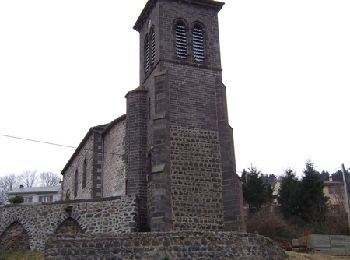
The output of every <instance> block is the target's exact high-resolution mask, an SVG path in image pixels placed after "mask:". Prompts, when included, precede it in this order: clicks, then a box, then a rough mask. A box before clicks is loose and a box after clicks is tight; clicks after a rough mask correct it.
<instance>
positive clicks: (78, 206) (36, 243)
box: [0, 196, 137, 250]
mask: <svg viewBox="0 0 350 260" xmlns="http://www.w3.org/2000/svg"><path fill="white" fill-rule="evenodd" d="M136 214H137V203H136V198H135V197H134V196H122V197H114V198H108V199H99V200H78V201H69V202H60V203H48V204H37V205H18V206H6V207H1V208H0V248H6V247H7V246H8V245H6V243H7V241H9V239H8V236H9V234H17V233H18V232H17V233H16V232H9V231H11V227H12V226H13V224H14V223H15V224H16V225H21V226H22V227H23V230H24V232H25V233H26V234H27V235H28V237H29V244H30V248H31V249H32V250H44V247H45V243H46V241H47V239H48V236H49V235H52V234H55V232H56V230H58V228H60V230H61V231H62V230H70V229H71V228H70V227H68V229H64V228H62V223H63V224H65V223H67V220H69V221H70V222H69V221H68V222H69V223H68V226H72V223H71V222H72V221H74V222H76V223H77V225H79V226H80V228H81V232H83V233H86V234H97V233H110V234H117V233H129V232H135V231H137V224H136V217H137V216H136ZM65 221H66V222H65ZM60 234H61V235H64V234H62V233H61V232H60Z"/></svg>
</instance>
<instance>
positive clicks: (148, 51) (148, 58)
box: [144, 33, 150, 73]
mask: <svg viewBox="0 0 350 260" xmlns="http://www.w3.org/2000/svg"><path fill="white" fill-rule="evenodd" d="M149 47H150V46H149V37H148V33H147V34H146V37H145V53H144V57H145V73H147V72H148V71H149V67H150V49H149Z"/></svg>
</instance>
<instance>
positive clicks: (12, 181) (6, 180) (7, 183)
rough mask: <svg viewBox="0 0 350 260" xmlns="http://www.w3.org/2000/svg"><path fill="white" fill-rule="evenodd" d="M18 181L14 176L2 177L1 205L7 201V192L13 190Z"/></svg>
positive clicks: (0, 189) (0, 185) (0, 181)
mask: <svg viewBox="0 0 350 260" xmlns="http://www.w3.org/2000/svg"><path fill="white" fill-rule="evenodd" d="M17 181H18V178H17V177H16V175H14V174H11V175H6V176H3V177H0V204H3V203H4V202H5V201H6V192H8V191H10V190H12V188H13V187H14V186H15V185H16V183H17Z"/></svg>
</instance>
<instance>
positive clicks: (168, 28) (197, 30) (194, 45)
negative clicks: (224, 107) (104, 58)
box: [134, 0, 224, 84]
mask: <svg viewBox="0 0 350 260" xmlns="http://www.w3.org/2000/svg"><path fill="white" fill-rule="evenodd" d="M223 5H224V3H222V2H216V1H211V0H179V1H174V0H150V1H148V2H147V4H146V6H145V8H144V9H143V11H142V13H141V15H140V16H139V18H138V20H137V21H136V23H135V26H134V29H135V30H137V31H138V32H139V33H140V81H141V82H140V83H141V84H142V83H143V81H144V80H145V79H146V78H147V77H148V76H149V75H150V73H151V72H152V71H153V70H154V68H155V66H156V64H157V63H158V62H159V61H172V62H176V63H183V64H187V65H192V66H197V67H202V68H210V69H215V70H221V60H220V46H219V35H218V26H219V25H218V17H217V14H218V12H219V11H220V9H221V8H222V6H223ZM152 37H153V38H152ZM152 51H153V52H152ZM152 55H153V56H152ZM152 57H153V64H152V62H151V61H152Z"/></svg>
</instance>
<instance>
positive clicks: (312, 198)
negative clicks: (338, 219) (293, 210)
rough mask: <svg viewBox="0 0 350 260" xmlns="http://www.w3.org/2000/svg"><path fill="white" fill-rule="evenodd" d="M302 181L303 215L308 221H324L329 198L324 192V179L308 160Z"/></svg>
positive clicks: (301, 200) (301, 199)
mask: <svg viewBox="0 0 350 260" xmlns="http://www.w3.org/2000/svg"><path fill="white" fill-rule="evenodd" d="M303 173H304V177H303V179H302V181H301V193H300V202H301V205H300V206H301V217H302V219H303V220H304V221H306V222H314V221H322V220H323V219H324V217H325V214H326V210H327V204H326V203H327V198H326V197H325V196H324V193H323V181H322V179H321V176H320V174H319V172H317V171H316V170H315V168H314V165H313V163H312V162H310V161H308V162H306V167H305V170H304V171H303Z"/></svg>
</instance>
